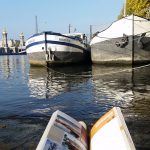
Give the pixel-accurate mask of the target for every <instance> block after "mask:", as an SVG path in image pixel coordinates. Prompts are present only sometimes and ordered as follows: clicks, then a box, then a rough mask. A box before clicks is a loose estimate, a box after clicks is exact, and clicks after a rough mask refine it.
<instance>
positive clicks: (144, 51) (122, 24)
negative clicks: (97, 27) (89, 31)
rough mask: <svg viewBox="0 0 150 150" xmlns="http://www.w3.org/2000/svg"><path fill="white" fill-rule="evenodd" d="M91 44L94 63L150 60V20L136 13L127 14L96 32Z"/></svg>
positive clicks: (126, 62) (125, 62) (144, 61)
mask: <svg viewBox="0 0 150 150" xmlns="http://www.w3.org/2000/svg"><path fill="white" fill-rule="evenodd" d="M90 45H91V59H92V62H93V63H98V64H116V63H117V64H132V63H133V62H134V63H146V62H150V21H149V20H147V19H144V18H142V17H138V16H135V15H130V16H126V17H124V18H122V19H120V20H117V21H115V22H113V23H112V24H111V25H110V26H109V27H108V28H107V29H105V30H103V31H101V32H97V33H96V34H94V36H93V38H92V40H91V42H90Z"/></svg>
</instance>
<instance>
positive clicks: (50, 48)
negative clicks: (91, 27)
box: [26, 32, 88, 64]
mask: <svg viewBox="0 0 150 150" xmlns="http://www.w3.org/2000/svg"><path fill="white" fill-rule="evenodd" d="M26 47H27V53H28V55H29V60H30V63H31V64H38V63H39V64H46V63H48V64H64V63H80V62H82V61H84V60H85V58H86V55H87V53H88V51H87V50H86V48H87V47H86V46H85V44H84V43H82V42H80V41H79V40H76V39H73V38H70V37H68V36H65V35H61V34H57V33H51V32H43V33H42V34H39V35H35V36H33V37H31V38H29V39H28V40H27V42H26Z"/></svg>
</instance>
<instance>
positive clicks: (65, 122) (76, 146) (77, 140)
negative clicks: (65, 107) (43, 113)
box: [37, 111, 87, 150]
mask: <svg viewBox="0 0 150 150" xmlns="http://www.w3.org/2000/svg"><path fill="white" fill-rule="evenodd" d="M52 147H53V149H54V147H55V148H56V147H57V149H66V150H86V149H87V134H86V130H85V129H84V128H83V126H82V125H81V124H80V123H79V122H78V121H76V120H75V119H73V118H71V117H70V116H68V115H66V114H65V113H63V112H61V111H56V112H55V113H54V114H53V115H52V117H51V119H50V121H49V123H48V125H47V127H46V129H45V131H44V134H43V136H42V138H41V140H40V143H39V145H38V147H37V150H38V149H40V150H41V149H44V150H47V149H48V150H50V149H52Z"/></svg>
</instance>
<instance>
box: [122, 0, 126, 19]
mask: <svg viewBox="0 0 150 150" xmlns="http://www.w3.org/2000/svg"><path fill="white" fill-rule="evenodd" d="M126 7H127V0H124V13H123V16H124V17H126V15H127V13H126Z"/></svg>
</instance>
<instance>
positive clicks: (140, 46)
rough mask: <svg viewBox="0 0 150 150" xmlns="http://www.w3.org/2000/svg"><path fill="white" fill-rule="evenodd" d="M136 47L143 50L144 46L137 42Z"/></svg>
mask: <svg viewBox="0 0 150 150" xmlns="http://www.w3.org/2000/svg"><path fill="white" fill-rule="evenodd" d="M137 46H138V48H140V49H143V48H144V45H143V43H142V41H138V42H137Z"/></svg>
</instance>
